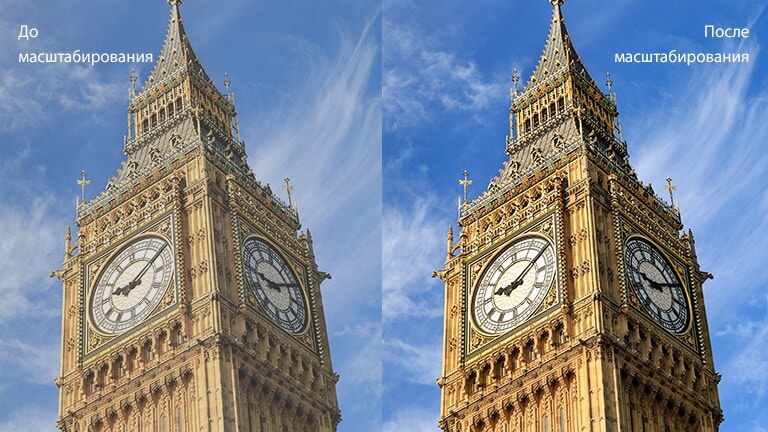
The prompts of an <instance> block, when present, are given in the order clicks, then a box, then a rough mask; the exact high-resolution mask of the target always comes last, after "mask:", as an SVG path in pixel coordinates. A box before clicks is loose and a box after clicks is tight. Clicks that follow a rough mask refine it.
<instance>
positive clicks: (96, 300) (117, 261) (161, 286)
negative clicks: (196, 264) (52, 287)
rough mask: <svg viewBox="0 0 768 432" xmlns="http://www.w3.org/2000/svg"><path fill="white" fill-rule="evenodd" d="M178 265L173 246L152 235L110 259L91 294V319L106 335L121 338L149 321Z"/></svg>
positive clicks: (171, 280) (163, 239)
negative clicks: (125, 333)
mask: <svg viewBox="0 0 768 432" xmlns="http://www.w3.org/2000/svg"><path fill="white" fill-rule="evenodd" d="M175 268H176V263H175V259H174V256H173V249H172V247H171V245H170V243H169V242H168V241H167V240H166V239H165V238H163V237H161V236H159V235H156V234H151V235H145V236H141V237H139V238H137V239H134V240H132V241H130V242H129V243H128V244H126V245H125V246H123V247H121V248H120V249H119V250H118V251H117V253H116V254H114V255H113V256H112V257H110V258H109V260H108V261H107V263H106V264H105V265H104V267H103V270H101V273H100V275H99V276H98V278H97V279H96V282H95V283H94V285H93V289H92V290H91V294H90V299H89V302H88V305H89V310H90V313H89V315H90V319H91V323H92V324H93V326H94V327H95V328H96V330H97V331H98V332H100V333H102V334H104V335H118V334H120V333H123V332H125V331H127V330H130V329H132V328H134V327H136V326H137V325H139V324H141V323H142V322H143V321H144V320H146V319H147V318H148V317H149V316H150V315H151V314H152V313H153V312H154V311H155V310H156V309H157V307H158V306H159V305H160V303H161V302H162V300H163V298H165V296H166V293H167V292H168V289H169V288H170V287H171V285H172V282H173V277H174V273H175Z"/></svg>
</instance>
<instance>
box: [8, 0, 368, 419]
mask: <svg viewBox="0 0 768 432" xmlns="http://www.w3.org/2000/svg"><path fill="white" fill-rule="evenodd" d="M0 10H2V15H1V16H0V30H1V31H0V67H1V68H2V72H1V73H0V203H2V204H0V226H2V227H4V228H5V233H4V234H3V236H1V237H0V274H1V275H2V276H0V298H2V299H3V301H2V305H1V306H0V376H2V377H3V378H2V380H0V381H2V382H0V431H2V432H5V431H19V430H24V431H53V430H56V429H55V422H56V416H57V412H56V403H57V397H58V393H57V390H56V388H55V386H54V385H53V379H54V378H55V377H56V376H57V375H58V372H59V338H60V336H59V332H60V316H61V311H60V308H61V285H60V283H59V282H58V281H56V280H55V279H50V278H49V277H48V273H49V272H50V271H51V270H54V269H57V268H59V267H60V266H61V262H62V259H63V247H64V243H63V241H64V230H65V227H66V226H67V225H68V224H72V223H73V218H74V205H75V197H76V196H78V195H79V193H80V189H79V187H78V185H77V184H76V183H75V181H76V180H77V179H78V178H79V176H80V171H81V170H82V169H85V170H86V171H87V172H88V177H89V178H90V179H91V180H92V183H91V185H90V187H89V191H88V193H87V195H88V197H90V198H92V197H94V196H95V195H96V193H97V192H98V191H100V190H103V188H104V186H105V184H106V181H107V179H108V178H110V177H111V176H113V175H115V174H116V170H117V168H119V167H120V162H121V161H122V160H123V155H122V147H123V144H122V139H123V136H124V135H125V133H126V121H125V115H126V110H127V105H128V102H127V89H128V85H129V81H128V77H129V73H130V69H131V67H132V66H134V67H136V69H137V73H138V75H139V84H140V83H142V82H143V81H144V80H145V79H146V77H147V74H148V73H149V72H150V71H151V69H152V66H153V64H151V63H142V64H135V65H131V64H97V65H95V66H90V65H81V64H39V63H36V64H19V63H18V62H17V60H18V54H19V53H21V52H34V53H37V52H54V53H55V52H73V51H74V50H78V49H79V50H81V51H82V52H92V51H93V52H108V53H112V52H114V53H123V52H125V53H152V54H153V55H154V56H155V57H156V56H157V55H158V54H159V52H160V48H161V47H162V43H163V40H164V38H165V33H166V29H167V25H168V16H169V12H170V7H169V6H168V4H167V2H165V1H163V0H141V1H136V2H97V1H94V0H76V1H70V2H54V1H36V2H27V1H21V0H0ZM181 10H182V16H183V17H184V21H185V25H186V29H187V32H188V34H189V36H190V40H191V42H192V45H193V47H194V49H195V51H196V53H197V54H198V56H199V57H200V59H201V61H202V63H203V66H204V67H205V68H206V70H207V72H208V74H209V76H211V77H212V78H213V79H214V80H215V81H217V82H218V84H219V86H220V89H222V90H223V80H224V72H228V73H229V76H230V79H231V80H232V91H233V92H234V93H235V97H236V104H235V105H236V108H237V110H238V113H239V121H240V126H241V130H242V136H243V139H244V140H245V141H246V150H247V153H248V156H249V157H248V160H249V163H250V164H251V166H252V168H253V169H254V172H255V174H256V177H257V178H258V179H260V180H261V181H263V182H267V183H271V184H272V185H273V190H275V191H278V192H280V193H283V191H282V190H281V189H280V187H279V185H282V184H283V181H282V179H283V178H284V177H286V176H288V177H290V178H291V180H292V183H293V184H294V185H295V188H296V189H295V190H294V191H293V201H294V203H296V204H297V205H298V208H299V214H300V218H301V221H302V224H303V226H304V227H305V228H309V229H310V230H311V231H312V234H313V238H314V240H315V251H316V255H317V261H318V264H319V266H320V269H321V270H323V271H326V272H329V273H331V274H332V275H333V279H332V280H329V281H326V282H324V283H323V299H324V303H325V310H326V317H327V322H328V327H329V334H330V339H331V352H332V355H333V363H334V369H335V370H336V371H337V372H338V373H339V374H340V375H341V380H340V381H339V384H338V387H337V389H338V393H339V399H340V405H341V409H342V416H343V421H342V423H341V425H340V428H339V430H340V431H359V430H378V429H379V428H380V426H379V425H380V422H381V408H380V407H381V388H382V387H381V381H380V370H381V360H380V353H381V318H380V316H381V294H380V293H381V283H380V281H381V246H380V245H381V231H380V228H381V225H380V221H381V96H380V95H381V90H380V89H381V8H380V4H379V3H378V2H376V1H359V0H329V1H324V2H322V4H318V2H312V1H304V0H295V1H290V2H267V1H259V2H249V1H245V0H222V1H219V2H216V3H215V7H214V6H213V4H212V3H208V2H197V1H187V2H184V4H183V5H182V8H181ZM24 24H26V25H29V26H30V27H34V28H36V29H37V30H38V37H37V38H35V39H32V40H29V41H26V40H21V41H20V40H18V39H17V36H18V34H19V28H20V26H21V25H24ZM281 196H282V195H281ZM282 197H283V198H285V196H282Z"/></svg>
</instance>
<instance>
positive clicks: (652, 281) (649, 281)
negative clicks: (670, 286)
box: [638, 271, 664, 292]
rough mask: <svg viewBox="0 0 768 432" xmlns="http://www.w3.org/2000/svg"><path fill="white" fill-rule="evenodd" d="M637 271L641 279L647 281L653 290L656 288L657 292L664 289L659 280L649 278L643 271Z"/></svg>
mask: <svg viewBox="0 0 768 432" xmlns="http://www.w3.org/2000/svg"><path fill="white" fill-rule="evenodd" d="M638 273H640V276H642V277H643V279H645V280H646V281H648V284H650V285H651V288H653V289H655V290H657V291H659V292H661V291H664V290H663V289H662V284H660V283H659V282H656V281H655V280H653V279H651V278H650V277H649V276H648V275H647V274H645V273H643V272H641V271H638Z"/></svg>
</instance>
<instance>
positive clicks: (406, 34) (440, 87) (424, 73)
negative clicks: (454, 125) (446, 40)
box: [382, 3, 505, 129]
mask: <svg viewBox="0 0 768 432" xmlns="http://www.w3.org/2000/svg"><path fill="white" fill-rule="evenodd" d="M403 6H405V7H413V5H410V4H406V5H399V6H398V5H396V4H392V3H391V4H390V5H388V7H387V11H388V13H387V14H385V18H386V19H385V21H384V32H385V33H386V35H387V37H386V38H385V39H384V47H383V55H384V63H385V64H386V68H385V71H384V76H383V83H382V96H383V98H384V115H385V119H386V120H385V127H386V128H388V129H398V128H400V127H406V126H412V125H416V124H420V123H422V122H424V121H426V120H428V119H429V118H430V115H431V114H430V112H432V111H433V110H432V108H430V105H432V104H439V105H440V106H441V107H442V109H441V111H443V110H445V111H463V112H473V111H479V110H482V109H484V108H487V107H488V105H489V103H490V102H491V101H493V100H497V98H498V97H499V95H500V94H501V95H503V94H504V92H505V90H504V85H503V84H502V83H499V82H494V81H493V80H492V79H489V78H487V77H485V76H483V74H482V72H481V71H480V70H479V69H478V67H477V66H476V64H475V63H474V62H473V61H472V60H465V59H462V58H460V57H459V56H458V55H457V54H456V53H453V52H450V51H448V50H445V49H441V48H440V47H439V46H438V44H436V43H434V42H433V39H434V36H427V35H425V34H423V32H421V31H419V29H418V28H417V27H416V26H415V25H413V24H411V23H409V22H408V20H407V18H406V15H407V14H406V13H404V12H403V11H402V10H399V9H401V8H402V7H403ZM390 11H391V12H392V13H389V12H390Z"/></svg>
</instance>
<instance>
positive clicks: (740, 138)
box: [382, 0, 768, 431]
mask: <svg viewBox="0 0 768 432" xmlns="http://www.w3.org/2000/svg"><path fill="white" fill-rule="evenodd" d="M767 4H768V2H766V1H764V0H763V1H742V0H736V1H728V2H725V1H714V0H704V1H696V2H693V1H690V0H689V1H681V2H669V1H657V0H650V1H649V0H645V1H639V0H628V1H621V2H616V1H606V0H581V1H575V0H570V1H567V2H566V3H565V5H564V6H563V13H564V15H565V19H566V23H567V26H568V30H569V33H570V36H571V38H572V40H573V42H574V44H575V46H576V49H577V51H578V52H579V54H580V56H581V58H582V60H583V61H584V63H585V64H586V66H587V68H588V70H589V71H590V73H591V74H592V76H593V77H594V78H595V80H596V81H597V82H598V84H600V85H603V83H604V82H605V73H606V72H610V73H611V77H612V79H613V81H614V85H613V90H614V91H615V92H616V93H617V103H618V108H619V111H620V113H621V117H620V118H621V122H622V126H623V131H624V138H625V139H626V140H627V142H628V145H629V154H630V162H631V164H632V165H633V166H634V167H635V169H636V170H637V172H638V175H639V177H640V178H641V179H642V180H643V181H644V182H645V183H651V184H653V186H654V188H655V190H656V192H657V194H659V195H661V196H664V197H667V194H666V191H665V190H664V189H663V188H662V186H663V185H664V184H666V181H665V179H666V178H667V177H668V176H671V177H672V179H673V180H674V183H675V184H676V186H677V191H676V195H675V197H676V200H678V201H679V203H680V207H681V210H682V217H683V222H684V224H685V229H686V230H687V229H688V228H691V229H693V232H694V234H695V237H696V246H697V251H698V255H699V261H700V264H701V266H702V268H703V270H705V271H709V272H711V273H713V274H714V275H715V279H714V280H711V281H708V282H707V283H706V284H705V286H704V289H705V296H706V306H707V313H708V316H709V322H710V331H711V335H712V343H713V347H714V352H715V366H716V369H717V371H718V372H719V373H721V374H722V376H723V379H722V382H721V383H720V387H719V389H720V395H721V403H722V407H723V410H724V412H725V419H726V420H725V423H723V425H722V427H721V431H744V430H749V431H761V430H768V349H767V348H768V289H766V288H767V287H768V268H766V266H765V260H766V254H765V250H766V249H767V248H768V239H767V238H766V236H765V233H766V232H768V216H766V215H767V214H768V193H767V192H766V186H768V147H767V146H766V145H765V143H767V142H768V122H767V121H766V119H767V116H768V115H767V114H766V113H767V112H768V100H767V99H766V96H768V89H767V88H766V84H767V82H766V81H767V80H768V74H767V73H766V70H767V68H768V64H766V61H765V60H764V56H763V55H762V54H763V53H762V45H763V44H764V43H765V42H764V41H765V40H767V39H768V34H767V32H766V29H768V26H767V25H766V17H765V7H766V5H767ZM551 13H552V6H551V5H550V4H549V3H548V2H547V1H544V0H526V1H522V0H486V1H482V2H472V3H471V4H470V3H469V2H465V1H458V0H444V1H441V2H440V5H439V7H436V5H435V3H434V2H428V1H423V0H384V3H383V17H384V23H383V34H384V36H383V63H384V72H383V77H382V97H383V112H384V120H383V140H384V149H383V171H382V172H383V178H384V192H383V197H384V218H383V232H384V238H383V251H384V253H383V272H384V280H383V290H384V291H383V311H384V312H383V323H384V324H383V337H384V341H383V344H384V355H383V359H384V364H383V371H384V376H385V377H386V379H385V380H384V398H383V430H384V431H401V430H408V431H437V430H438V429H437V420H438V412H439V394H438V388H437V386H436V384H435V379H436V378H437V377H438V376H439V375H440V356H441V349H442V347H441V343H442V342H441V338H442V318H441V317H442V310H443V296H442V290H443V285H442V282H440V281H439V280H438V279H432V278H431V277H430V275H431V273H432V271H433V270H437V269H440V268H442V265H443V262H444V259H445V235H446V231H447V229H448V226H449V225H450V224H452V223H454V222H455V220H456V200H457V197H458V196H459V195H460V194H461V187H460V185H459V184H458V180H459V179H460V178H461V174H462V172H463V170H465V169H466V170H468V171H469V173H470V177H471V179H473V181H474V183H473V185H472V186H471V187H470V191H469V196H470V198H472V197H474V196H477V195H479V194H480V193H481V192H482V191H483V190H484V189H485V187H486V186H487V184H488V181H489V180H490V179H491V178H492V177H494V176H496V175H497V172H498V170H499V169H500V168H501V167H502V162H503V161H504V160H505V159H506V156H505V155H504V139H505V136H506V135H507V134H508V133H509V123H508V122H509V120H508V115H509V111H508V109H509V87H510V86H511V77H512V69H513V68H515V67H516V68H517V69H518V70H519V71H520V76H521V81H520V85H521V87H520V88H521V89H522V86H523V84H524V83H525V82H527V80H528V78H529V76H530V74H531V73H532V71H533V69H534V67H535V66H536V62H537V60H538V58H539V56H540V55H541V52H542V50H543V48H544V44H545V41H546V37H547V33H548V30H549V24H550V19H551ZM708 24H712V25H715V26H719V27H739V28H742V27H748V28H750V31H751V33H750V36H749V38H746V39H738V40H734V39H730V40H728V39H716V38H705V37H704V26H705V25H708ZM671 50H677V52H696V53H697V52H703V53H710V52H711V53H721V52H725V53H736V52H739V53H749V56H750V61H749V63H734V64H693V65H690V66H688V65H685V64H670V63H667V64H661V63H644V64H619V63H616V62H614V54H615V53H625V52H631V53H634V52H650V53H653V52H669V51H671ZM603 88H604V87H603Z"/></svg>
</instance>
